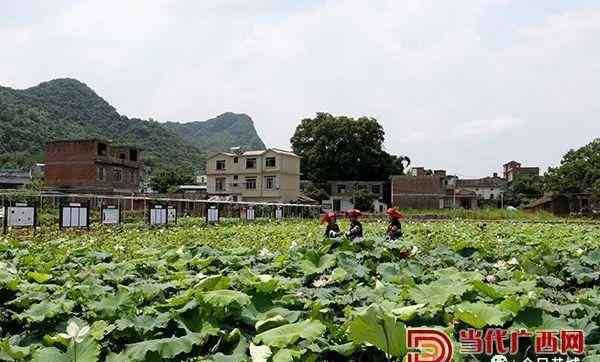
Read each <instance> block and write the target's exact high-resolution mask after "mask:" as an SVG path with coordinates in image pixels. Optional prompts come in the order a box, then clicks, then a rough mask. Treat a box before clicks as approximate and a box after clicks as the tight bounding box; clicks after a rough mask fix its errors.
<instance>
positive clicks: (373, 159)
mask: <svg viewBox="0 0 600 362" xmlns="http://www.w3.org/2000/svg"><path fill="white" fill-rule="evenodd" d="M384 139H385V132H384V131H383V128H382V127H381V125H380V124H379V123H378V122H377V120H376V119H375V118H370V117H361V118H357V119H354V118H350V117H346V116H339V117H334V116H332V115H330V114H328V113H317V116H316V117H315V118H307V119H303V120H302V121H301V123H300V125H298V127H297V128H296V132H295V133H294V136H293V137H292V139H291V144H292V148H293V150H294V152H295V153H296V154H297V155H299V156H300V157H302V165H301V167H302V174H303V175H304V177H305V178H306V179H308V180H312V181H326V180H347V181H351V180H365V181H369V180H372V181H374V180H383V179H386V178H388V177H389V176H390V175H392V174H401V173H403V171H404V164H405V163H408V162H409V161H410V160H409V159H408V158H407V157H405V156H402V157H397V156H392V155H390V154H388V153H387V152H385V151H384V150H383V141H384Z"/></svg>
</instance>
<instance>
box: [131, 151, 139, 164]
mask: <svg viewBox="0 0 600 362" xmlns="http://www.w3.org/2000/svg"><path fill="white" fill-rule="evenodd" d="M129 159H130V160H131V161H133V162H137V160H138V151H137V150H129Z"/></svg>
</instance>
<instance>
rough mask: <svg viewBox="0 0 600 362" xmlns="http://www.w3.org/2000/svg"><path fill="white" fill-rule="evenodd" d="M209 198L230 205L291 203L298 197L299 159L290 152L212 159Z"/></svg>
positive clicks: (236, 153) (208, 170)
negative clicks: (222, 198) (227, 201)
mask: <svg viewBox="0 0 600 362" xmlns="http://www.w3.org/2000/svg"><path fill="white" fill-rule="evenodd" d="M206 175H207V192H208V194H209V195H213V196H215V195H218V196H227V197H229V198H230V199H231V200H233V201H256V202H260V201H267V202H290V201H296V200H298V197H299V196H300V157H299V156H298V155H296V154H294V153H292V152H290V151H284V150H279V149H276V148H270V149H267V150H262V151H245V152H242V151H241V150H239V149H238V148H234V149H232V152H219V153H216V154H213V155H211V156H210V157H209V158H208V160H207V165H206Z"/></svg>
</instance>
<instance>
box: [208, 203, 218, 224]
mask: <svg viewBox="0 0 600 362" xmlns="http://www.w3.org/2000/svg"><path fill="white" fill-rule="evenodd" d="M206 222H208V223H217V222H219V209H217V208H216V207H215V206H211V207H209V208H208V210H207V211H206Z"/></svg>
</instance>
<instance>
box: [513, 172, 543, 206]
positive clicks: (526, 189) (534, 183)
mask: <svg viewBox="0 0 600 362" xmlns="http://www.w3.org/2000/svg"><path fill="white" fill-rule="evenodd" d="M503 193H504V204H506V205H510V206H515V207H517V206H520V205H521V204H523V203H526V202H527V201H529V200H534V199H537V198H539V197H541V196H542V195H543V194H544V179H543V178H542V177H540V176H528V175H517V176H516V177H515V179H514V180H513V181H512V182H511V183H508V184H506V186H504V190H503Z"/></svg>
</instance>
